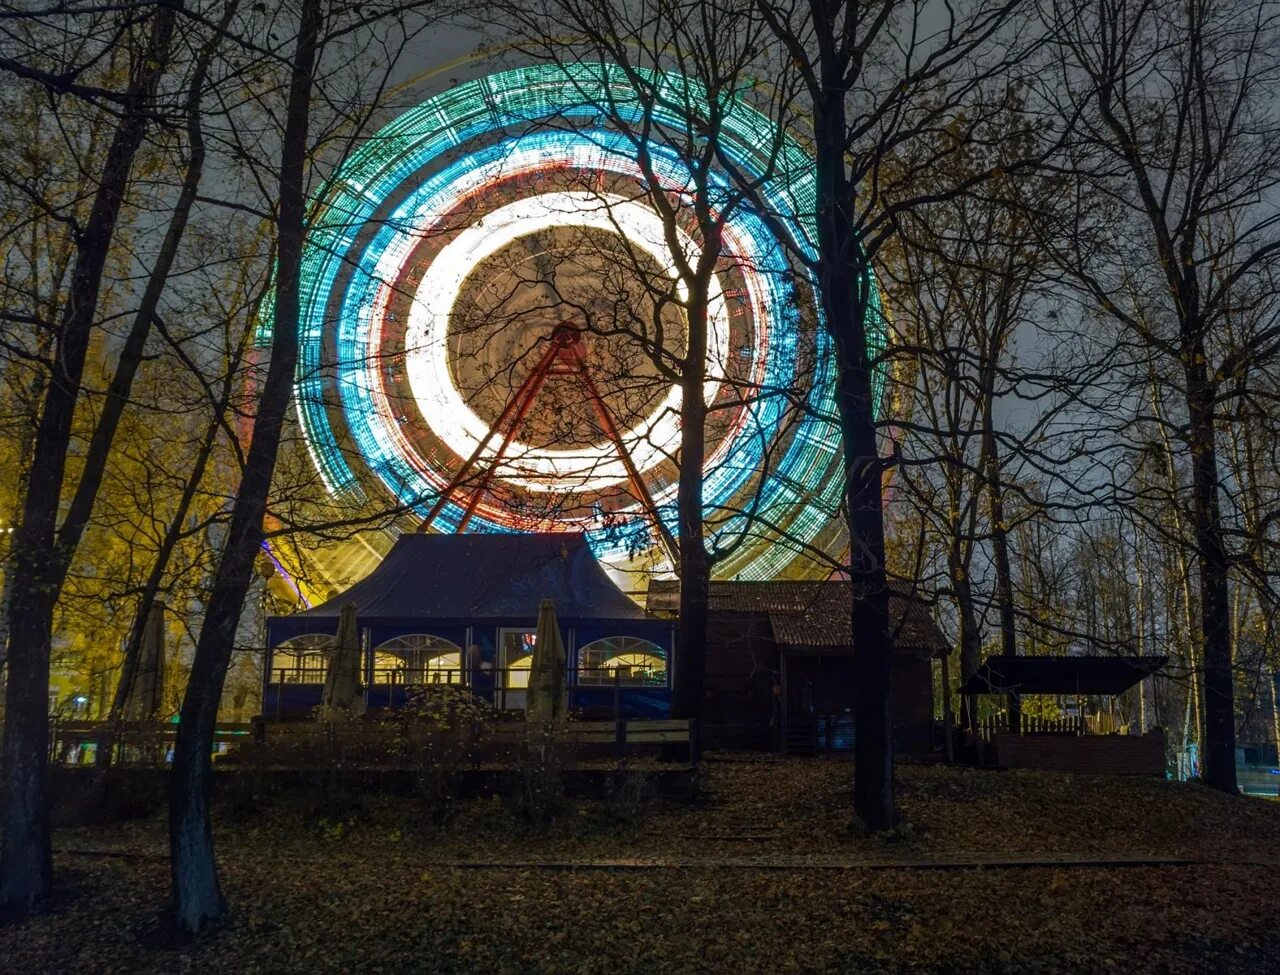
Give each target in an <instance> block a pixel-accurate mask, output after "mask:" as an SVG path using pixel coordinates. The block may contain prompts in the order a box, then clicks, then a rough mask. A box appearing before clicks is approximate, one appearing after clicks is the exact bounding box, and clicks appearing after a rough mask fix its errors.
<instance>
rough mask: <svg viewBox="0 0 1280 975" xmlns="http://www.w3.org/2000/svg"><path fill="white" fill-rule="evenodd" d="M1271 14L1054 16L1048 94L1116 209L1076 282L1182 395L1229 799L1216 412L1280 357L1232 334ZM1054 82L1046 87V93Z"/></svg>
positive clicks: (1209, 668)
mask: <svg viewBox="0 0 1280 975" xmlns="http://www.w3.org/2000/svg"><path fill="white" fill-rule="evenodd" d="M1276 18H1277V14H1276V12H1275V11H1274V10H1273V9H1272V8H1271V7H1270V6H1268V5H1266V4H1256V3H1250V2H1229V3H1204V2H1199V0H1193V2H1190V3H1186V4H1181V5H1176V6H1168V5H1161V4H1156V3H1138V4H1129V3H1123V2H1119V0H1097V2H1094V3H1090V4H1087V5H1084V6H1079V5H1066V4H1054V5H1053V6H1052V7H1050V8H1049V20H1048V23H1047V28H1048V29H1049V30H1050V31H1051V32H1052V34H1053V37H1054V42H1055V45H1056V51H1057V54H1058V59H1059V61H1058V64H1059V69H1058V71H1057V72H1056V73H1055V74H1053V75H1049V76H1047V77H1046V81H1047V82H1048V83H1047V84H1046V85H1045V86H1044V91H1043V95H1044V97H1045V99H1046V101H1048V102H1049V103H1050V104H1054V105H1058V106H1061V110H1062V111H1063V112H1064V113H1065V114H1066V115H1067V117H1072V118H1078V125H1077V130H1076V134H1075V136H1074V137H1073V139H1072V144H1073V146H1074V151H1073V153H1072V155H1071V157H1069V158H1068V159H1067V160H1066V165H1068V166H1070V167H1072V168H1073V169H1074V170H1075V171H1076V172H1077V173H1078V174H1079V175H1080V177H1081V178H1082V180H1084V181H1085V182H1086V183H1087V184H1089V185H1091V186H1092V187H1094V188H1096V190H1097V191H1098V192H1099V193H1100V194H1101V195H1102V196H1103V197H1104V198H1105V199H1107V200H1108V201H1109V212H1107V213H1105V214H1104V213H1089V212H1086V213H1081V214H1080V215H1079V232H1078V233H1077V234H1076V235H1075V237H1074V239H1073V240H1072V241H1071V244H1070V246H1069V247H1068V248H1066V249H1064V254H1063V263H1064V266H1065V267H1066V268H1067V269H1068V271H1069V272H1070V273H1071V275H1072V277H1073V280H1074V281H1075V282H1076V283H1077V285H1078V286H1079V287H1080V288H1081V289H1082V290H1083V291H1084V293H1086V294H1087V295H1088V296H1089V297H1090V298H1091V299H1092V300H1093V301H1095V302H1096V303H1097V305H1098V306H1100V307H1101V308H1102V309H1103V310H1104V311H1105V312H1106V314H1107V316H1108V318H1109V319H1110V320H1111V321H1112V322H1113V323H1114V324H1115V325H1116V326H1117V327H1118V328H1119V329H1121V330H1123V332H1124V333H1125V334H1126V335H1127V336H1129V337H1130V340H1131V341H1135V342H1137V343H1140V344H1141V347H1142V348H1143V349H1144V350H1146V352H1147V353H1148V354H1149V356H1150V357H1151V359H1152V360H1153V362H1155V363H1156V374H1157V375H1158V377H1159V382H1160V383H1162V384H1171V385H1173V386H1174V388H1177V389H1178V391H1179V392H1178V395H1179V403H1178V406H1179V408H1180V413H1181V415H1180V416H1178V417H1175V418H1170V419H1169V430H1170V432H1171V433H1172V434H1173V435H1174V437H1175V438H1176V440H1177V441H1178V442H1179V446H1180V449H1181V450H1185V452H1186V455H1187V457H1188V458H1189V461H1190V467H1191V493H1192V505H1191V510H1190V523H1189V527H1190V529H1191V534H1192V539H1191V551H1192V553H1193V555H1194V560H1195V564H1196V574H1197V576H1198V582H1199V586H1198V589H1199V593H1198V603H1199V630H1200V634H1199V640H1200V643H1201V648H1202V651H1201V659H1200V662H1199V666H1200V668H1201V669H1202V671H1203V677H1204V681H1203V695H1204V710H1205V738H1204V753H1205V777H1206V779H1207V781H1208V782H1209V783H1210V784H1212V785H1213V786H1215V787H1217V788H1219V789H1223V790H1226V791H1230V792H1234V791H1235V787H1236V775H1235V711H1234V702H1235V690H1234V681H1233V677H1232V639H1231V595H1230V589H1229V578H1230V573H1231V567H1232V561H1233V556H1232V554H1231V551H1230V546H1229V544H1228V539H1227V530H1226V528H1225V526H1224V518H1223V471H1222V463H1221V460H1220V458H1219V454H1220V448H1219V435H1220V429H1221V419H1220V412H1221V410H1222V409H1223V408H1224V406H1226V405H1228V404H1229V403H1230V401H1231V400H1233V399H1234V398H1235V397H1237V396H1238V395H1239V394H1240V388H1239V386H1238V378H1239V377H1240V376H1241V375H1242V373H1243V372H1244V371H1245V370H1246V369H1247V368H1249V366H1250V364H1254V365H1256V364H1258V363H1261V362H1265V361H1268V360H1270V359H1272V358H1274V356H1275V354H1276V352H1277V349H1278V348H1280V346H1278V345H1277V336H1280V326H1278V325H1276V324H1275V323H1274V322H1272V321H1267V322H1261V323H1256V324H1255V326H1254V327H1253V328H1252V329H1251V331H1250V332H1249V333H1248V334H1234V335H1228V332H1227V329H1226V327H1225V323H1226V319H1227V316H1228V315H1229V313H1230V311H1231V309H1232V307H1233V306H1234V305H1237V304H1239V303H1241V302H1243V301H1246V300H1247V296H1248V295H1249V294H1250V293H1251V292H1252V291H1253V290H1254V289H1255V288H1256V287H1258V286H1259V284H1260V283H1261V282H1264V281H1269V280H1270V275H1271V274H1273V272H1274V266H1275V262H1276V260H1277V257H1278V256H1280V234H1278V233H1277V230H1280V218H1277V216H1276V212H1275V206H1274V194H1275V191H1276V187H1277V182H1278V180H1280V163H1278V162H1277V160H1280V152H1277V148H1278V147H1280V122H1278V121H1277V119H1276V116H1275V113H1274V105H1273V99H1274V93H1275V90H1276V88H1275V84H1276V81H1277V78H1278V77H1280V75H1278V74H1277V72H1278V71H1280V59H1278V58H1277V50H1278V46H1277V40H1278V37H1280V35H1278V34H1277V26H1278V25H1277V19H1276ZM1050 79H1051V80H1050Z"/></svg>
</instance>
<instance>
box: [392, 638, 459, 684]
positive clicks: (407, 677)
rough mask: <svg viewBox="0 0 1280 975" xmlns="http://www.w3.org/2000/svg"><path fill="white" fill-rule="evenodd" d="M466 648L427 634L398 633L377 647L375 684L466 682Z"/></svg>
mask: <svg viewBox="0 0 1280 975" xmlns="http://www.w3.org/2000/svg"><path fill="white" fill-rule="evenodd" d="M464 673H465V672H464V670H463V666H462V648H461V647H459V646H458V645H457V644H456V643H452V642H450V641H449V640H446V639H444V638H443V637H438V636H431V635H430V634H427V633H410V634H409V635H407V636H398V637H395V638H394V639H392V640H388V641H386V642H385V643H381V644H379V645H378V646H376V647H374V649H373V682H374V683H375V684H407V685H421V684H463V683H465V680H464Z"/></svg>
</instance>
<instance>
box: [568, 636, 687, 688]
mask: <svg viewBox="0 0 1280 975" xmlns="http://www.w3.org/2000/svg"><path fill="white" fill-rule="evenodd" d="M615 680H616V681H617V682H618V683H620V684H624V685H626V686H628V687H635V686H638V685H639V686H645V687H655V686H656V687H665V686H666V684H667V652H666V651H665V650H663V649H662V647H660V646H658V645H657V644H656V643H651V642H649V641H648V640H641V639H640V638H639V637H634V636H610V637H605V638H604V639H602V640H595V641H593V642H591V643H588V644H587V645H586V646H585V647H583V648H582V649H581V650H579V651H578V683H579V684H612V683H613V682H614V681H615Z"/></svg>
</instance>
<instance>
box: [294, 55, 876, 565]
mask: <svg viewBox="0 0 1280 975" xmlns="http://www.w3.org/2000/svg"><path fill="white" fill-rule="evenodd" d="M653 79H654V81H655V82H656V83H657V84H659V85H661V86H664V87H665V89H668V90H670V91H671V92H673V93H676V94H678V97H672V98H670V99H663V103H664V104H667V103H669V104H671V105H679V104H689V103H690V101H689V100H690V99H698V98H702V97H703V96H702V94H701V93H700V90H699V89H698V88H697V87H696V86H695V85H694V84H693V83H692V82H690V81H688V80H687V79H685V78H683V77H682V76H680V75H677V74H665V75H654V76H653ZM602 105H607V106H608V107H609V111H608V112H604V111H602V110H601V108H600V106H602ZM629 106H631V107H629ZM643 111H644V109H643V108H642V106H641V105H640V104H639V102H638V100H637V99H636V97H635V94H634V91H633V90H632V89H631V87H630V85H629V83H628V82H627V80H626V79H625V78H624V77H623V75H622V73H621V72H620V71H619V70H617V69H615V68H612V67H611V66H609V65H605V64H594V63H593V64H579V65H574V66H572V67H565V66H536V67H526V68H521V69H516V70H510V71H504V72H501V73H498V74H492V75H489V76H487V77H484V78H481V79H479V80H476V81H471V82H468V83H465V84H461V85H457V86H456V87H454V88H452V89H450V90H448V91H445V92H444V93H442V94H440V95H438V96H436V97H434V98H431V99H429V100H428V101H425V102H423V103H422V104H420V105H418V106H417V107H415V108H413V109H411V110H410V111H407V112H405V113H404V114H403V115H401V116H400V117H398V118H396V119H395V120H394V121H393V122H391V123H390V124H389V125H387V126H386V127H384V128H383V129H381V130H380V131H379V132H378V133H376V135H374V136H373V137H371V138H370V139H368V140H366V141H365V142H364V143H363V144H362V145H361V146H360V148H359V149H358V150H357V151H356V152H355V153H354V154H353V155H352V156H350V157H349V158H348V159H347V160H346V161H345V162H344V163H343V165H342V166H341V167H340V168H339V170H338V171H337V173H336V174H335V176H334V177H333V179H331V180H330V181H329V183H328V186H327V189H326V191H325V192H324V194H323V195H322V197H321V199H320V200H319V201H318V206H317V208H316V210H315V216H314V218H313V220H312V223H311V227H310V230H309V235H308V241H307V247H306V252H305V254H304V260H303V270H302V296H303V302H302V310H301V318H300V335H299V341H300V360H299V368H298V375H297V380H296V384H295V400H296V407H297V415H298V418H299V421H300V423H301V426H302V429H303V432H304V435H305V441H306V444H307V448H308V450H309V453H310V456H311V459H312V461H313V462H314V464H315V466H316V467H317V469H318V470H319V472H320V474H321V476H322V478H323V480H324V484H325V487H326V489H327V490H328V491H329V492H331V493H332V494H333V495H335V496H337V497H340V498H343V499H346V500H347V501H349V502H351V503H353V504H357V505H360V504H367V505H371V506H374V505H380V504H381V505H386V504H394V505H396V506H398V507H399V508H401V509H402V510H404V511H405V512H406V513H405V515H404V516H403V518H401V519H400V522H399V528H400V530H403V531H411V530H429V531H443V532H457V531H483V532H493V531H507V532H510V531H583V532H585V533H586V534H587V536H588V538H589V540H590V542H591V545H592V547H593V549H594V550H595V551H596V554H597V556H598V557H600V558H601V559H602V560H604V561H605V562H606V563H607V564H610V565H613V566H615V567H619V568H635V567H638V566H644V567H647V568H649V569H654V570H657V571H659V572H661V571H663V570H664V569H670V567H671V565H672V564H673V556H674V552H673V549H674V546H675V538H676V535H677V533H678V519H677V513H676V491H677V480H678V473H679V471H678V466H677V461H678V458H677V448H678V446H679V441H680V426H679V416H680V403H681V395H682V391H681V387H680V385H679V383H678V382H676V381H675V380H674V379H673V372H672V368H671V364H672V363H673V362H678V361H679V357H680V356H681V355H683V354H684V351H685V342H686V340H687V335H686V324H685V321H684V319H683V317H682V313H681V311H680V308H681V302H682V301H683V300H685V299H687V297H688V296H687V295H686V294H684V291H683V285H682V284H681V282H680V281H679V279H678V277H677V275H676V274H675V272H674V271H673V270H672V264H673V259H672V247H673V235H672V234H671V233H669V231H670V230H671V228H670V227H669V223H670V222H669V221H668V222H665V223H664V221H663V219H662V217H661V216H660V215H659V213H658V212H656V211H655V209H654V207H653V206H652V205H651V201H652V199H653V197H652V193H653V192H654V191H655V188H654V187H653V186H651V185H649V184H648V183H646V180H645V174H644V172H642V170H641V167H640V166H639V164H638V163H637V162H636V156H637V145H636V141H635V139H636V136H635V131H634V128H635V127H627V130H626V131H620V130H619V127H618V126H616V125H611V124H609V119H610V118H612V119H614V120H615V121H616V119H617V118H618V117H619V115H620V114H621V115H623V116H625V115H626V114H627V113H628V112H634V114H635V119H636V120H637V121H639V120H640V115H641V113H642V112H643ZM663 112H664V110H659V111H657V112H656V114H655V113H653V110H652V109H651V110H650V114H649V116H648V118H649V120H650V121H652V122H655V123H656V124H657V125H658V126H659V127H661V126H662V125H667V126H671V127H673V128H674V129H679V128H680V126H681V125H682V123H683V122H684V121H685V120H683V119H682V118H680V117H679V115H678V113H677V112H676V111H675V110H674V109H672V110H670V111H669V112H667V114H665V115H664V114H663ZM725 118H726V123H725V126H724V131H723V133H722V138H721V141H722V144H723V151H724V152H726V153H727V154H728V157H729V158H731V159H732V162H733V166H734V168H735V169H736V170H737V171H738V174H739V176H745V177H746V178H748V179H752V180H755V181H756V182H757V183H758V185H759V186H760V187H761V190H760V199H759V200H758V201H756V206H757V207H760V208H762V209H763V212H762V209H757V208H755V207H752V206H747V205H735V206H733V207H731V208H729V207H728V206H727V205H726V211H725V214H724V216H723V220H722V231H721V241H722V255H723V257H722V259H721V260H719V261H718V263H717V265H716V273H715V274H714V276H713V278H712V280H711V283H710V286H709V289H708V299H709V304H708V327H707V361H706V371H705V382H704V383H703V390H702V391H703V396H704V398H705V402H706V404H707V408H708V413H707V416H708V423H707V449H706V455H705V456H706V459H705V463H704V465H703V494H704V504H705V508H706V518H707V520H708V524H709V526H710V530H711V531H713V532H714V533H716V534H717V536H718V537H719V538H721V539H722V540H733V541H735V542H736V543H737V544H736V545H734V546H733V547H732V554H731V555H730V556H729V557H727V558H726V559H724V560H723V561H722V562H721V563H720V564H719V565H718V567H717V570H716V571H717V575H722V576H725V577H734V578H741V579H768V578H775V577H778V576H780V575H783V574H787V573H790V574H795V573H796V572H797V568H796V564H797V560H798V559H800V560H802V558H803V556H802V555H801V553H803V552H804V551H805V550H806V549H810V548H817V549H824V548H825V549H831V548H832V547H834V546H840V545H842V544H843V542H842V541H841V538H842V534H841V531H840V526H839V517H838V511H839V503H840V498H841V493H842V470H841V461H840V447H839V435H838V431H837V428H836V426H835V423H834V418H835V415H836V408H835V404H834V399H833V395H832V393H833V385H834V357H833V354H832V351H831V349H830V345H829V341H828V339H827V338H826V336H825V333H824V332H823V330H822V328H821V327H820V312H819V310H818V304H817V302H816V300H815V293H814V288H813V282H812V280H811V277H810V275H809V273H808V272H807V271H806V269H805V266H804V263H803V261H802V260H798V259H797V256H798V255H803V254H805V253H806V252H807V251H808V243H807V241H808V240H810V239H811V235H812V232H813V228H812V206H813V204H812V200H813V198H814V190H813V170H812V164H811V161H810V160H809V158H808V156H807V155H806V154H805V153H804V151H803V150H802V149H801V148H800V147H799V146H798V145H796V144H795V143H793V142H791V141H789V140H788V139H786V138H785V137H784V136H782V135H781V134H780V133H779V132H778V131H777V128H776V126H775V125H774V124H773V123H772V122H770V121H769V120H768V119H767V118H766V117H765V116H763V115H761V114H760V113H758V112H757V111H755V110H753V109H752V108H750V107H749V106H747V105H746V104H744V103H741V102H732V103H730V104H729V106H728V111H727V113H726V116H725ZM645 149H646V152H647V154H648V157H649V159H650V160H651V164H650V165H651V169H650V172H651V173H653V174H656V176H657V179H658V181H659V183H660V184H661V185H660V186H659V187H658V188H657V190H658V191H659V192H662V193H664V194H666V195H667V198H668V199H670V200H671V201H672V203H673V206H674V207H675V208H676V209H677V210H678V208H679V207H680V206H681V204H682V200H683V199H684V198H685V197H686V196H687V187H688V186H689V185H690V183H691V173H690V171H689V167H688V164H687V163H686V161H685V160H683V159H682V158H681V156H680V154H679V153H677V152H675V151H674V150H673V149H672V148H671V145H670V143H669V142H668V141H666V140H664V139H662V138H661V137H660V136H656V137H654V138H651V139H650V140H649V142H648V143H647V144H646V146H645ZM717 178H718V179H720V180H721V181H722V182H721V183H720V184H717V185H720V186H722V188H723V192H724V198H725V199H726V200H728V199H729V198H730V193H731V188H730V187H729V185H728V182H727V178H726V177H724V176H720V177H717ZM674 246H678V247H679V248H681V250H682V252H683V255H684V256H685V258H686V259H696V257H697V256H698V254H699V253H700V248H701V246H702V244H701V241H700V240H699V239H698V235H697V233H696V228H695V226H693V225H688V226H684V227H678V228H675V232H674ZM871 290H872V293H873V294H877V291H876V289H875V288H874V287H872V289H871ZM880 321H881V310H880V307H879V305H878V298H877V304H876V306H875V307H873V308H872V309H871V310H870V311H869V313H868V326H869V327H868V334H870V335H872V336H873V341H876V342H880V341H882V336H883V329H882V326H881V325H880ZM744 391H745V392H744Z"/></svg>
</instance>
